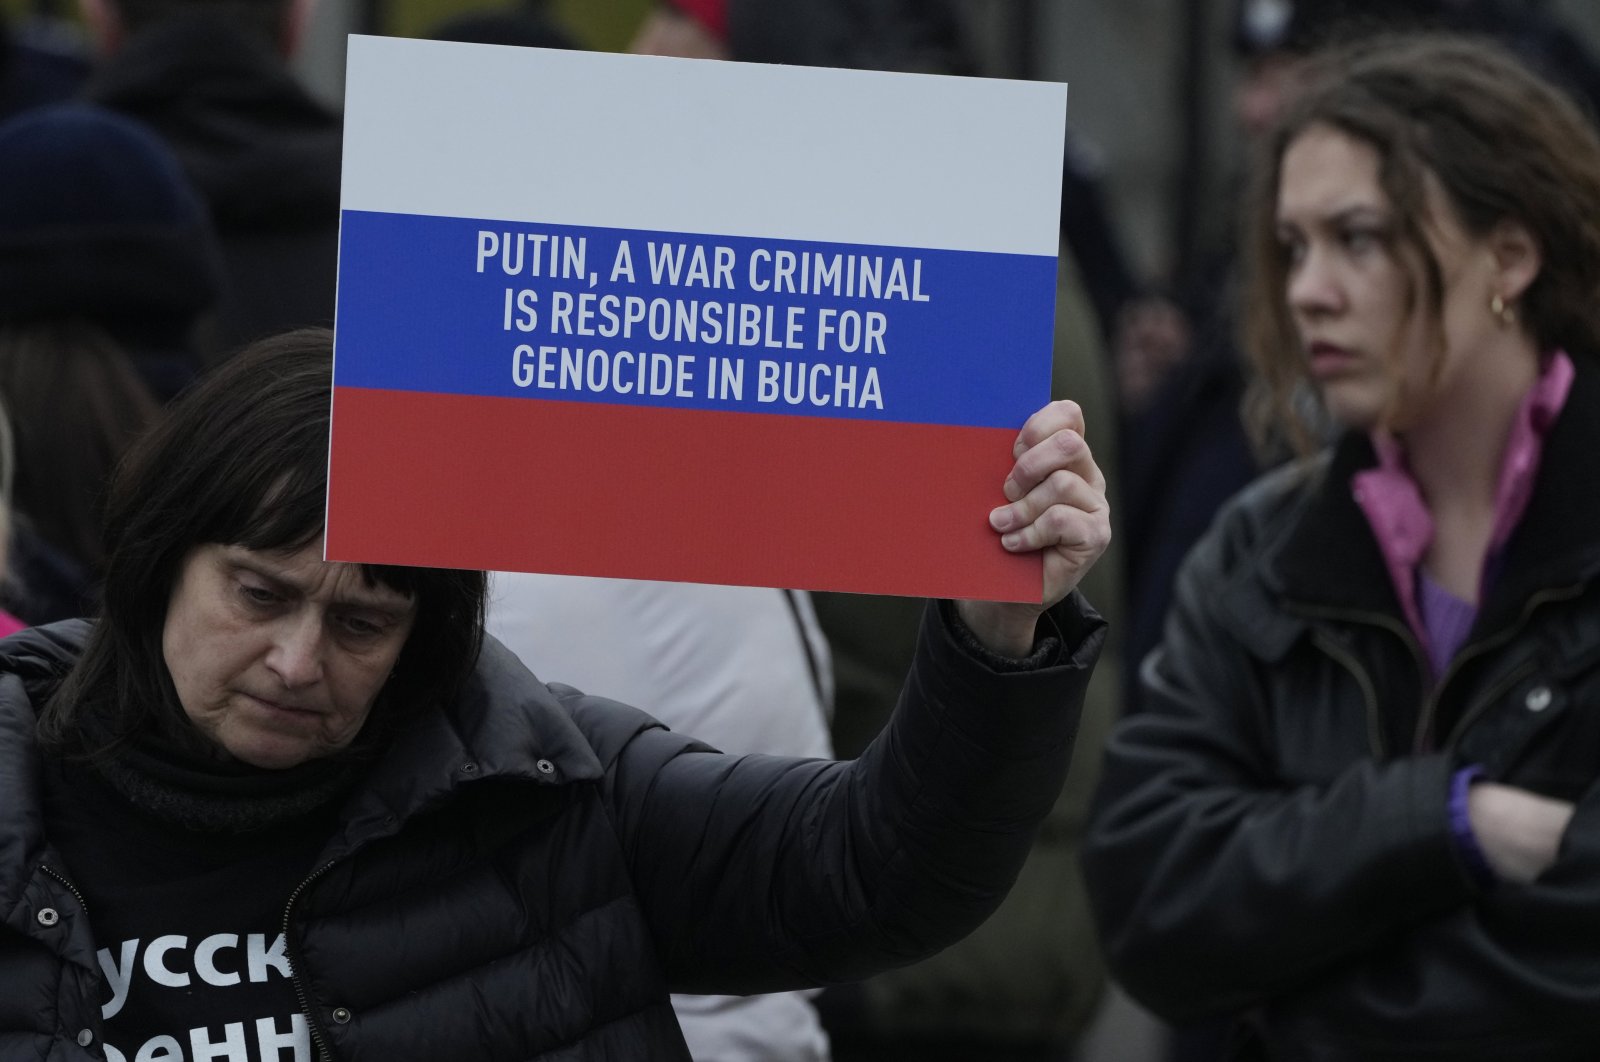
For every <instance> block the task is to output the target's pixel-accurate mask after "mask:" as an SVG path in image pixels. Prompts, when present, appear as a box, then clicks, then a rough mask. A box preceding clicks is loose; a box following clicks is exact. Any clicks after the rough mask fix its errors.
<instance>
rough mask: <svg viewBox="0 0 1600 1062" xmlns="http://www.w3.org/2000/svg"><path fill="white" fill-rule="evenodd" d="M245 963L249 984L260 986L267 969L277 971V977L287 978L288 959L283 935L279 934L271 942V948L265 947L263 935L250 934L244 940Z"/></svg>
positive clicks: (264, 978) (264, 936) (265, 941)
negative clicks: (270, 968)
mask: <svg viewBox="0 0 1600 1062" xmlns="http://www.w3.org/2000/svg"><path fill="white" fill-rule="evenodd" d="M245 945H246V946H245V963H246V967H247V969H248V970H249V976H250V983H251V984H253V985H258V984H261V983H262V982H263V981H265V980H266V979H267V967H269V966H270V967H272V968H273V969H274V970H277V971H278V975H279V976H281V977H285V978H287V977H288V976H289V958H288V956H287V955H286V954H285V951H284V942H283V934H282V933H279V934H278V935H277V937H276V938H274V939H273V941H272V947H270V948H269V947H267V946H266V945H267V936H266V934H265V933H251V934H250V935H249V936H248V937H246V938H245Z"/></svg>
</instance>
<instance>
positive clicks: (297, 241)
mask: <svg viewBox="0 0 1600 1062" xmlns="http://www.w3.org/2000/svg"><path fill="white" fill-rule="evenodd" d="M82 5H83V12H84V18H85V22H86V23H87V25H88V27H89V29H90V31H91V34H92V36H93V38H94V40H95V43H96V46H97V48H98V50H99V53H100V60H99V63H98V66H97V68H96V70H95V72H94V74H93V76H92V78H91V80H90V83H89V85H88V88H87V92H88V94H89V97H90V98H91V99H92V100H94V101H95V102H97V103H99V104H102V105H104V106H105V107H108V108H110V109H111V110H114V111H117V112H119V113H122V114H125V115H128V116H130V117H132V118H136V119H138V120H140V121H142V122H144V123H145V124H147V125H149V126H150V127H151V128H152V129H154V130H155V131H156V133H157V134H158V135H159V136H160V137H161V138H162V139H163V140H164V141H165V142H166V144H167V146H168V147H169V148H170V149H171V150H172V151H173V153H174V154H175V155H177V157H178V161H179V162H180V163H181V164H182V166H183V169H184V172H185V173H186V174H187V175H188V177H189V179H190V181H192V182H193V184H194V186H195V187H196V188H197V189H198V190H199V192H200V196H201V198H202V199H203V200H204V201H205V203H206V207H207V209H208V210H209V211H210V213H211V217H212V221H213V223H214V225H215V226H216V230H217V235H218V240H219V243H220V246H221V248H222V255H223V265H224V275H225V278H226V286H225V291H224V297H223V300H222V302H221V304H220V305H219V307H218V309H217V312H216V316H215V319H214V320H213V321H211V322H209V326H208V328H207V331H206V334H205V336H204V337H203V339H202V347H203V353H204V354H205V356H206V358H207V359H208V362H215V361H216V360H218V359H220V358H222V357H224V356H226V354H227V353H228V352H229V351H231V350H232V349H233V348H235V347H236V346H238V345H239V344H241V343H244V342H248V341H250V340H253V339H258V338H260V337H262V336H266V335H271V334H274V333H277V332H281V331H283V330H285V329H288V328H295V327H301V326H306V325H331V324H332V323H333V308H334V280H335V274H336V271H337V266H338V261H337V258H338V246H339V174H340V154H341V150H342V136H343V132H342V125H341V121H340V119H339V116H338V115H337V114H335V113H334V112H333V111H332V110H330V109H329V108H328V107H326V106H324V105H323V104H322V103H320V102H319V101H317V100H316V99H314V98H313V97H312V96H311V95H310V94H309V93H308V92H307V91H306V90H305V89H304V88H303V87H302V86H301V84H300V83H299V81H298V80H296V78H295V76H294V74H293V73H292V72H291V71H290V69H289V64H288V57H289V56H290V55H291V54H293V53H294V51H295V50H296V49H297V47H298V46H299V43H300V40H301V37H302V35H303V33H304V31H305V27H306V22H307V20H308V19H309V18H310V11H311V0H82Z"/></svg>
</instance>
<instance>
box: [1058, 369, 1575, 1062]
mask: <svg viewBox="0 0 1600 1062" xmlns="http://www.w3.org/2000/svg"><path fill="white" fill-rule="evenodd" d="M1597 453H1600V380H1597V374H1596V372H1595V371H1594V370H1593V367H1592V366H1591V365H1590V364H1587V363H1583V362H1580V363H1579V366H1578V375H1577V378H1576V381H1575V383H1574V385H1573V389H1572V391H1571V394H1570V395H1569V398H1568V402H1567V405H1566V408H1565V409H1564V411H1563V412H1562V414H1561V416H1560V417H1559V419H1558V420H1557V422H1556V423H1555V424H1554V425H1553V426H1552V428H1551V430H1550V433H1549V435H1548V436H1547V437H1546V441H1545V451H1544V458H1543V463H1542V465H1541V468H1540V471H1539V474H1538V478H1537V480H1536V483H1535V487H1534V493H1533V496H1532V499H1531V501H1530V504H1529V507H1528V509H1527V512H1526V514H1525V515H1524V517H1523V519H1522V522H1521V524H1520V525H1519V527H1518V528H1517V530H1516V531H1515V533H1514V534H1513V537H1512V538H1511V540H1510V542H1509V543H1508V545H1507V552H1506V554H1505V557H1504V568H1503V570H1502V572H1501V573H1500V575H1499V577H1498V579H1497V580H1496V582H1495V583H1494V585H1493V587H1492V589H1491V591H1490V593H1489V596H1488V598H1487V600H1485V601H1484V602H1483V604H1482V607H1481V609H1480V612H1479V616H1478V619H1477V623H1476V625H1475V627H1474V628H1473V630H1472V632H1471V634H1470V636H1469V638H1468V641H1467V644H1466V645H1465V646H1464V647H1463V648H1462V650H1461V651H1460V653H1459V654H1458V655H1457V657H1456V659H1455V661H1454V662H1453V663H1452V665H1451V666H1450V668H1449V670H1448V671H1447V673H1446V674H1445V675H1444V676H1443V677H1442V678H1441V680H1440V681H1439V683H1438V684H1437V686H1436V687H1433V688H1430V686H1431V685H1432V684H1431V683H1430V681H1429V679H1428V671H1427V665H1426V663H1425V661H1424V658H1423V654H1422V651H1421V649H1420V647H1419V645H1418V644H1417V640H1416V638H1415V636H1414V635H1413V634H1412V633H1411V631H1410V628H1409V627H1408V626H1407V624H1406V622H1405V620H1404V619H1403V618H1401V611H1400V606H1399V603H1398V601H1397V599H1396V596H1395V593H1394V590H1393V588H1392V584H1391V582H1390V580H1389V577H1388V575H1387V573H1386V571H1385V568H1384V563H1383V559H1382V556H1381V554H1380V553H1379V550H1378V546H1377V543H1376V541H1375V539H1374V537H1373V535H1372V532H1371V530H1370V527H1369V525H1368V524H1367V522H1366V519H1365V517H1364V516H1363V514H1362V513H1361V511H1360V509H1359V508H1358V507H1357V505H1356V503H1355V501H1354V500H1353V498H1352V496H1351V491H1350V481H1351V476H1352V475H1353V474H1354V473H1355V472H1356V471H1357V470H1358V469H1360V468H1362V467H1366V466H1369V465H1371V464H1373V463H1374V456H1373V453H1372V450H1371V446H1370V443H1369V442H1368V441H1367V439H1366V438H1365V437H1364V436H1354V435H1353V436H1349V437H1347V438H1346V439H1345V440H1344V441H1343V443H1342V444H1341V445H1340V447H1339V448H1338V449H1337V450H1336V451H1335V452H1334V453H1333V454H1332V455H1331V458H1326V457H1325V458H1324V459H1323V460H1322V461H1320V462H1317V463H1315V464H1313V465H1311V466H1309V467H1308V466H1306V465H1300V466H1294V467H1290V468H1286V469H1283V470H1280V471H1278V472H1275V473H1272V474H1270V475H1269V476H1267V477H1265V478H1263V479H1262V480H1261V481H1259V482H1258V483H1256V484H1255V485H1254V486H1252V487H1251V488H1250V489H1249V490H1247V491H1246V492H1245V493H1244V494H1243V495H1241V496H1240V497H1239V498H1238V499H1236V500H1235V501H1234V502H1232V503H1230V505H1229V506H1228V507H1227V508H1226V509H1225V510H1224V512H1223V514H1222V515H1221V516H1220V517H1219V519H1218V524H1217V526H1216V527H1215V528H1214V529H1213V530H1212V532H1211V533H1210V534H1209V535H1208V536H1207V537H1206V538H1205V539H1204V540H1203V541H1202V542H1201V543H1200V545H1199V546H1198V547H1197V548H1196V549H1195V551H1194V553H1193V554H1192V555H1191V556H1190V557H1189V559H1188V561H1187V562H1186V564H1185V566H1184V569H1183V572H1182V574H1181V575H1180V578H1179V581H1178V588H1177V595H1176V602H1175V605H1174V610H1173V612H1172V615H1171V617H1170V619H1169V622H1168V624H1167V628H1166V636H1165V641H1164V643H1163V646H1162V648H1161V649H1159V650H1157V652H1156V653H1155V654H1154V655H1153V656H1152V658H1151V660H1150V661H1149V662H1148V663H1147V665H1146V667H1145V669H1144V674H1143V678H1144V683H1145V691H1144V692H1145V710H1144V711H1143V712H1141V713H1140V714H1139V715H1137V716H1134V717H1132V718H1129V719H1127V720H1125V721H1124V722H1123V723H1122V724H1121V726H1120V727H1119V728H1118V729H1117V730H1116V732H1115V733H1114V735H1113V737H1112V740H1111V742H1110V743H1109V746H1108V754H1107V762H1106V768H1105V774H1104V775H1103V778H1102V782H1101V788H1100V792H1099V794H1098V797H1097V806H1096V808H1095V811H1094V814H1093V821H1092V824H1091V829H1090V835H1089V841H1088V844H1087V845H1086V848H1085V853H1086V854H1085V865H1086V871H1087V874H1088V880H1089V884H1090V888H1091V894H1092V896H1093V898H1094V901H1095V905H1096V908H1097V914H1098V917H1099V920H1100V924H1101V929H1102V936H1103V939H1104V941H1105V943H1106V946H1107V948H1108V951H1109V953H1110V958H1111V965H1112V969H1113V971H1114V972H1115V973H1116V974H1118V975H1119V976H1120V978H1121V979H1122V981H1123V983H1124V984H1125V985H1126V986H1127V987H1128V988H1129V989H1130V991H1131V992H1132V993H1133V994H1134V995H1135V996H1137V997H1138V998H1140V999H1141V1000H1143V1001H1144V1002H1145V1003H1146V1004H1148V1005H1149V1006H1151V1007H1152V1008H1154V1009H1155V1010H1156V1011H1157V1012H1158V1013H1161V1014H1163V1015H1164V1016H1166V1017H1168V1018H1171V1019H1175V1020H1187V1019H1192V1018H1198V1017H1202V1016H1206V1015H1212V1014H1222V1013H1245V1014H1247V1015H1248V1016H1249V1017H1250V1018H1251V1019H1252V1020H1251V1021H1250V1022H1249V1023H1248V1024H1249V1025H1250V1026H1252V1027H1253V1028H1254V1029H1255V1030H1257V1034H1258V1035H1259V1036H1260V1037H1261V1038H1262V1039H1263V1040H1264V1041H1265V1043H1266V1046H1267V1048H1268V1055H1269V1057H1272V1058H1276V1059H1317V1060H1323V1059H1360V1060H1363V1062H1381V1060H1389V1059H1394V1060H1398V1059H1419V1058H1441V1059H1442V1058H1449V1059H1452V1060H1483V1062H1488V1060H1491V1059H1495V1060H1499V1059H1513V1058H1514V1059H1518V1060H1519V1062H1542V1060H1556V1059H1578V1058H1593V1057H1594V1056H1595V1044H1596V1043H1600V787H1597V786H1596V785H1595V782H1596V781H1597V780H1600V585H1597V583H1596V575H1597V574H1600V492H1597V491H1596V490H1595V489H1594V487H1593V467H1594V460H1595V455H1596V454H1597ZM1423 732H1426V733H1429V734H1432V735H1436V737H1435V738H1433V739H1424V740H1423V741H1421V742H1420V743H1419V741H1418V734H1419V733H1423ZM1474 763H1475V764H1481V765H1482V766H1483V767H1484V768H1485V769H1486V771H1487V773H1488V776H1489V778H1490V779H1492V780H1496V781H1501V782H1504V783H1507V784H1509V785H1513V786H1520V787H1524V788H1527V789H1531V790H1533V791H1535V792H1539V793H1543V794H1546V795H1549V796H1553V797H1558V798H1561V799H1564V800H1571V801H1575V802H1577V813H1576V815H1575V816H1574V818H1573V820H1572V825H1571V828H1570V829H1569V830H1568V833H1567V835H1566V839H1565V842H1564V844H1563V847H1562V850H1561V853H1560V857H1559V859H1558V860H1557V861H1556V864H1555V865H1554V866H1553V867H1551V868H1550V870H1549V871H1547V872H1546V873H1545V874H1544V875H1543V876H1542V877H1540V879H1539V880H1538V881H1537V882H1535V883H1534V884H1532V885H1528V886H1522V885H1516V884H1512V883H1509V882H1502V883H1499V884H1497V885H1496V886H1494V887H1493V888H1490V889H1488V890H1486V891H1485V890H1481V889H1480V888H1479V887H1478V886H1477V885H1476V884H1475V883H1474V881H1473V879H1472V878H1471V876H1470V875H1469V873H1468V872H1467V871H1466V870H1465V868H1464V867H1463V865H1462V863H1461V861H1460V859H1459V857H1458V853H1457V849H1456V846H1455V844H1454V841H1453V838H1452V836H1451V833H1450V829H1449V818H1448V810H1447V801H1448V789H1449V782H1450V779H1451V776H1452V774H1453V772H1454V771H1455V770H1457V769H1458V768H1459V767H1461V766H1463V765H1465V764H1474Z"/></svg>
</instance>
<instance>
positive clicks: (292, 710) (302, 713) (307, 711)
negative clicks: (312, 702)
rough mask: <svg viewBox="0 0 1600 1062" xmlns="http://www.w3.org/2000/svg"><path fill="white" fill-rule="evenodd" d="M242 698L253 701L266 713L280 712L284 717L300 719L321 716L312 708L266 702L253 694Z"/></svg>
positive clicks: (271, 701) (279, 702)
mask: <svg viewBox="0 0 1600 1062" xmlns="http://www.w3.org/2000/svg"><path fill="white" fill-rule="evenodd" d="M244 696H245V697H246V698H248V699H249V700H251V701H253V702H254V703H255V704H257V705H259V706H261V707H262V708H265V709H267V710H268V711H271V712H280V713H282V714H284V715H288V716H299V717H302V718H309V717H312V716H318V715H321V714H322V713H321V712H319V711H316V710H315V709H312V708H306V707H303V706H301V705H297V704H284V703H283V702H281V701H273V700H268V699H267V698H265V697H257V696H256V695H255V694H253V693H246V694H244Z"/></svg>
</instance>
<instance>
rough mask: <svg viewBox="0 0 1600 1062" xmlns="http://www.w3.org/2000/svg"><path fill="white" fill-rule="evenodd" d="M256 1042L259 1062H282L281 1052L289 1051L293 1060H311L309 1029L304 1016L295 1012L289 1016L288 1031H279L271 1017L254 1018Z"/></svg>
mask: <svg viewBox="0 0 1600 1062" xmlns="http://www.w3.org/2000/svg"><path fill="white" fill-rule="evenodd" d="M256 1043H257V1044H258V1045H259V1046H260V1052H261V1062H282V1052H284V1051H289V1052H291V1054H290V1058H291V1059H292V1060H293V1062H311V1030H310V1028H309V1027H308V1026H307V1025H306V1016H305V1015H304V1014H299V1013H296V1014H294V1015H292V1016H291V1017H290V1018H289V1031H288V1032H286V1033H280V1032H279V1031H278V1025H277V1023H276V1022H274V1021H273V1020H272V1019H271V1018H257V1019H256Z"/></svg>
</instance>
